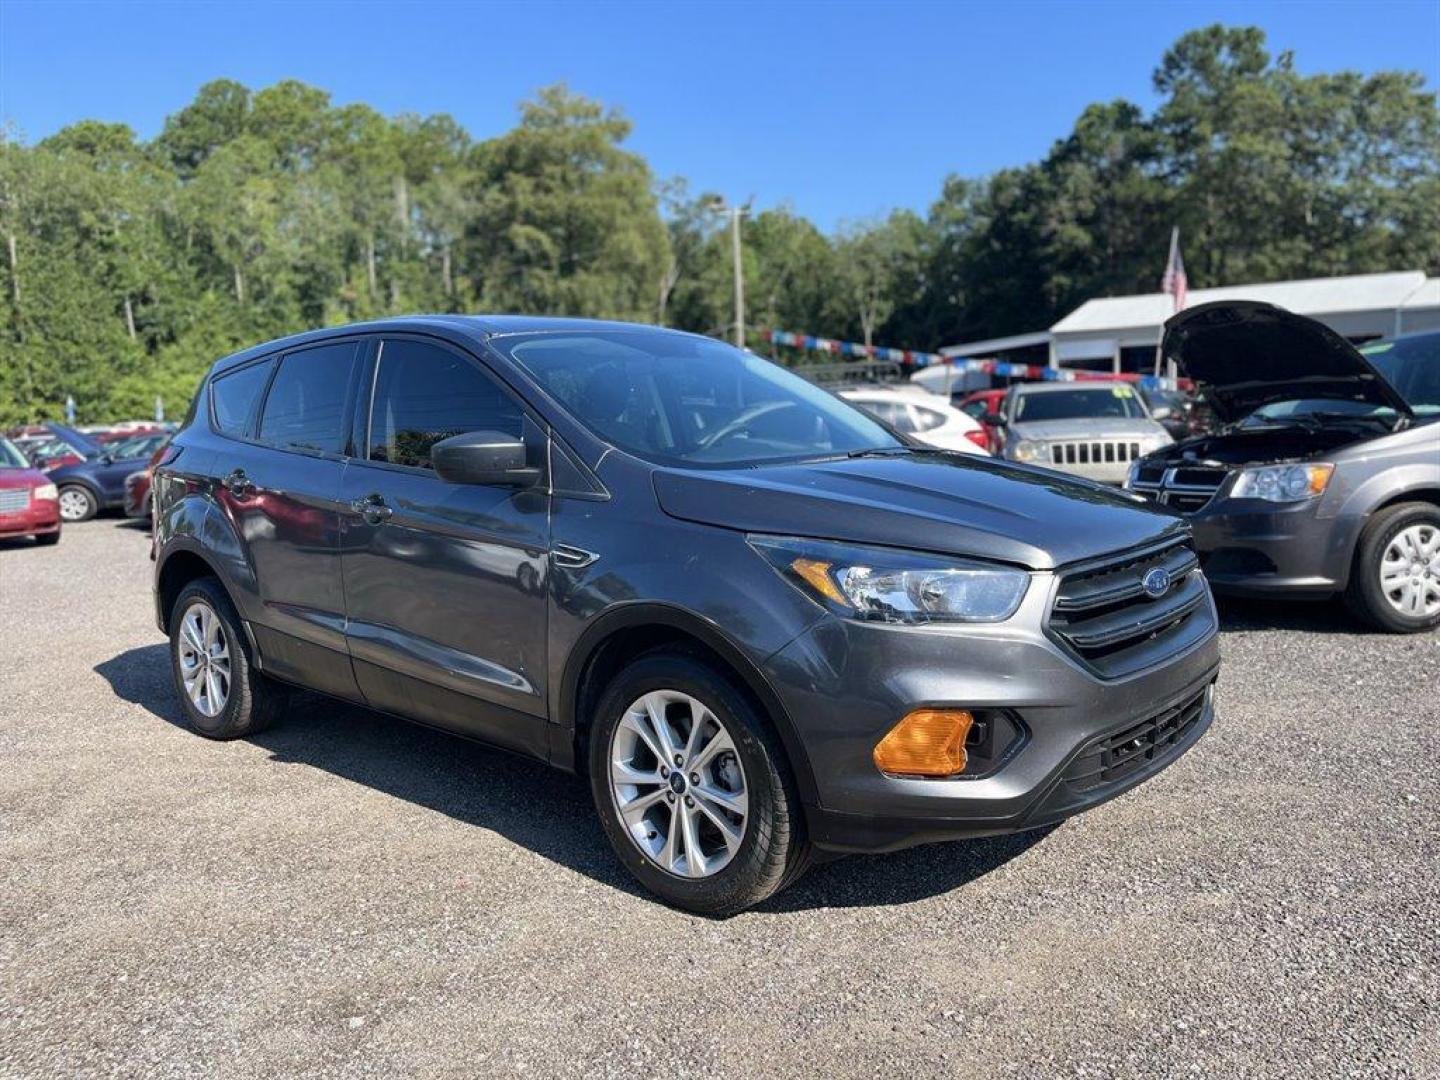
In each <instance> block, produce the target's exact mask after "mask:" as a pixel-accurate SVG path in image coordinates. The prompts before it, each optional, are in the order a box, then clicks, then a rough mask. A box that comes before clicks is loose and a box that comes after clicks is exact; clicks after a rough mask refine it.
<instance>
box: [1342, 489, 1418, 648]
mask: <svg viewBox="0 0 1440 1080" xmlns="http://www.w3.org/2000/svg"><path fill="white" fill-rule="evenodd" d="M1345 598H1346V602H1347V603H1348V604H1349V605H1350V607H1351V609H1352V610H1353V611H1354V612H1355V613H1356V614H1357V615H1359V616H1360V617H1361V618H1363V619H1365V620H1366V621H1367V622H1370V623H1371V624H1373V625H1375V626H1378V627H1380V628H1381V629H1383V630H1389V631H1392V632H1394V633H1414V632H1416V631H1419V630H1428V629H1430V628H1431V627H1433V626H1440V507H1435V506H1432V505H1431V504H1429V503H1402V504H1400V505H1398V506H1390V507H1386V508H1385V509H1384V510H1381V511H1380V512H1379V513H1377V514H1376V515H1375V516H1374V517H1373V518H1372V519H1371V521H1370V523H1369V524H1368V525H1366V527H1365V531H1364V532H1363V533H1362V534H1361V537H1360V547H1359V550H1358V552H1357V553H1356V558H1355V568H1354V570H1353V571H1352V573H1351V580H1350V587H1349V589H1347V590H1346V597H1345Z"/></svg>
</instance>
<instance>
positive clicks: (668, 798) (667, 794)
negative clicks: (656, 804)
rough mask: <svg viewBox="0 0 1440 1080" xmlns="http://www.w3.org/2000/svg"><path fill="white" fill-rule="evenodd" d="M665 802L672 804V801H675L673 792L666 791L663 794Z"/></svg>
mask: <svg viewBox="0 0 1440 1080" xmlns="http://www.w3.org/2000/svg"><path fill="white" fill-rule="evenodd" d="M665 801H666V802H674V801H675V793H674V792H673V791H667V792H665Z"/></svg>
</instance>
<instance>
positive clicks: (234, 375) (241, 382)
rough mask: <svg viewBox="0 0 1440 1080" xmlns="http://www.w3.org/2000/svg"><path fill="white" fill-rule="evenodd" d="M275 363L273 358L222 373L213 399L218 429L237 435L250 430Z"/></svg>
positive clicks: (211, 391) (213, 391)
mask: <svg viewBox="0 0 1440 1080" xmlns="http://www.w3.org/2000/svg"><path fill="white" fill-rule="evenodd" d="M274 366H275V362H274V361H273V360H267V361H265V362H264V363H263V364H251V365H250V366H249V367H247V368H241V369H240V370H239V371H232V372H231V373H230V374H228V375H221V376H220V377H219V378H218V379H216V380H215V383H214V386H213V387H212V388H211V390H210V400H211V401H212V402H213V403H214V412H215V430H216V431H218V432H220V433H221V434H222V435H235V436H239V435H244V434H245V433H246V428H247V426H248V424H249V422H250V417H251V416H253V415H254V414H255V403H256V402H257V401H259V400H260V395H261V394H262V393H264V391H265V383H266V382H268V381H269V379H270V369H271V368H273V367H274Z"/></svg>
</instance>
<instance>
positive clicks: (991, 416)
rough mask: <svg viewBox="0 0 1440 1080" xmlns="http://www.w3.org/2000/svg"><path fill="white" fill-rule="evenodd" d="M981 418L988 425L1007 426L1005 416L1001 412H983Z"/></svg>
mask: <svg viewBox="0 0 1440 1080" xmlns="http://www.w3.org/2000/svg"><path fill="white" fill-rule="evenodd" d="M979 419H980V422H981V423H982V424H984V425H985V426H986V427H997V428H1003V427H1004V426H1005V417H1003V416H1001V415H1000V414H999V413H988V412H987V413H981V414H980V418H979Z"/></svg>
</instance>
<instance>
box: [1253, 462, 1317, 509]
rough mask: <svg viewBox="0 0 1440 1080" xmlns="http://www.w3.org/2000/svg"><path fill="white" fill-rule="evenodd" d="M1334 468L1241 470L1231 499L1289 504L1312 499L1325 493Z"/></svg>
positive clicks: (1312, 466)
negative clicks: (1261, 500)
mask: <svg viewBox="0 0 1440 1080" xmlns="http://www.w3.org/2000/svg"><path fill="white" fill-rule="evenodd" d="M1334 471H1335V466H1334V465H1329V464H1324V463H1320V464H1314V465H1266V466H1263V467H1261V468H1258V469H1245V470H1243V471H1242V472H1241V473H1240V476H1239V477H1238V478H1237V479H1236V481H1235V486H1234V487H1233V488H1231V489H1230V497H1231V498H1232V499H1263V500H1264V501H1265V502H1273V503H1291V502H1302V501H1304V500H1305V499H1313V498H1314V497H1315V496H1317V495H1322V494H1324V492H1325V488H1326V486H1327V485H1328V484H1329V483H1330V474H1331V473H1333V472H1334Z"/></svg>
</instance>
